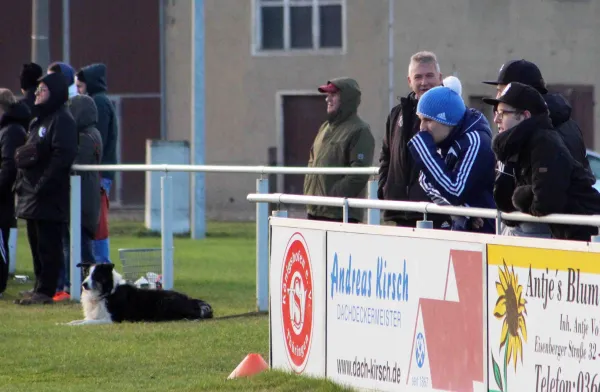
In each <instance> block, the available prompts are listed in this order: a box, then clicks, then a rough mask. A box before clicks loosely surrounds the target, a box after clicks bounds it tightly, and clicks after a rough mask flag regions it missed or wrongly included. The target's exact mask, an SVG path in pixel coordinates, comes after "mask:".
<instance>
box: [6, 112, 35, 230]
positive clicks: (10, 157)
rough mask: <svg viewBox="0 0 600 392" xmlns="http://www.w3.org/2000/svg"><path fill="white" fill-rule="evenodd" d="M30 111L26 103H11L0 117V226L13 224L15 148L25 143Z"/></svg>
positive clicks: (15, 173)
mask: <svg viewBox="0 0 600 392" xmlns="http://www.w3.org/2000/svg"><path fill="white" fill-rule="evenodd" d="M30 117H31V112H30V111H29V108H28V107H27V105H26V104H24V103H21V102H17V103H15V104H12V105H11V106H10V107H9V108H8V109H7V110H6V112H5V113H4V114H3V115H2V117H1V118H0V162H1V163H0V227H12V226H14V225H15V223H16V220H15V194H14V187H15V181H16V179H17V167H16V165H15V150H16V149H17V148H19V147H21V146H22V145H23V144H25V138H26V133H27V131H26V130H27V125H28V123H29V119H30Z"/></svg>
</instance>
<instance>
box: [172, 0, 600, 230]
mask: <svg viewBox="0 0 600 392" xmlns="http://www.w3.org/2000/svg"><path fill="white" fill-rule="evenodd" d="M166 3H167V4H166V6H165V7H166V12H167V14H166V15H167V17H166V22H167V23H166V29H167V32H166V46H167V49H166V53H167V55H168V58H167V86H166V88H167V125H168V137H169V139H173V140H189V132H190V129H191V128H190V97H191V91H190V78H189V77H188V76H186V75H190V74H191V73H190V72H191V41H190V37H191V5H190V2H189V1H187V0H169V1H166ZM404 3H405V2H401V1H396V2H395V15H394V17H395V23H394V28H395V35H394V42H395V48H394V49H395V56H394V62H395V69H396V74H395V80H394V84H395V91H396V93H397V95H405V94H406V93H407V92H408V90H407V87H406V72H407V65H408V61H409V59H410V56H411V55H412V54H413V53H414V52H416V51H419V50H432V51H434V52H436V54H437V55H438V57H439V60H440V63H441V67H442V72H443V73H445V74H452V73H456V74H457V75H458V76H459V77H460V78H461V80H462V82H463V91H464V92H463V96H464V97H465V99H466V98H467V97H468V96H469V95H491V94H493V87H490V86H487V85H484V84H481V83H480V81H482V80H486V79H491V78H494V77H495V76H496V75H497V72H498V70H499V68H500V66H501V65H502V63H504V62H505V61H507V60H509V59H512V58H523V57H524V58H527V59H528V60H530V61H533V62H535V63H537V64H539V65H540V68H541V70H542V72H543V74H544V78H545V79H546V81H547V82H548V83H553V84H556V83H569V84H592V85H596V88H595V96H596V100H598V99H599V94H600V88H599V87H598V85H597V83H598V81H597V80H598V71H597V64H599V63H600V45H598V44H595V43H594V40H595V39H596V38H598V37H599V36H600V23H598V20H600V2H598V1H589V0H588V1H586V0H579V1H567V0H562V1H561V0H547V1H543V2H541V1H539V0H510V1H509V0H505V1H501V2H499V1H496V0H453V1H445V2H444V1H439V0H422V1H420V2H419V4H418V6H416V3H415V6H410V7H409V6H406V5H404ZM254 4H255V1H250V0H244V1H241V0H235V1H234V0H205V10H206V163H207V164H241V165H252V164H265V163H266V162H267V149H268V147H270V146H276V147H280V144H279V143H280V142H281V140H279V139H278V134H279V132H280V130H279V127H280V123H279V121H280V118H279V115H280V113H279V112H280V110H279V109H280V108H279V107H278V106H277V105H278V100H277V94H278V92H280V91H287V92H289V91H294V90H297V91H302V92H306V91H314V90H315V88H316V86H317V85H319V84H320V83H323V82H325V81H326V80H327V79H328V78H331V77H335V76H351V77H354V78H356V79H357V80H358V82H359V84H360V85H361V88H362V91H363V100H362V105H361V107H360V109H359V114H360V115H361V116H362V117H363V118H364V119H365V120H366V121H367V122H368V123H369V124H370V125H371V128H372V131H373V134H374V135H375V138H376V139H377V142H378V143H377V146H376V158H375V162H374V164H377V157H378V154H379V148H380V145H381V138H382V136H383V131H384V126H385V120H386V116H387V113H388V91H387V89H388V68H387V67H388V28H387V20H388V2H387V1H384V0H347V1H346V7H345V13H346V26H347V28H346V36H345V37H344V39H345V42H346V50H345V54H328V55H314V54H286V55H275V56H264V55H253V53H252V43H253V40H252V36H253V32H254V28H255V26H254V22H253V16H254V12H253V6H254ZM595 124H596V127H597V128H598V124H600V108H598V107H596V108H595ZM595 145H596V149H599V150H600V136H598V132H597V133H596V139H595ZM255 179H256V176H253V175H232V174H222V175H216V174H214V175H208V176H207V184H206V185H207V209H208V212H209V215H210V217H212V218H220V219H252V218H253V214H254V205H253V204H250V203H247V202H246V200H245V196H246V194H247V193H249V192H252V191H253V190H254V189H255Z"/></svg>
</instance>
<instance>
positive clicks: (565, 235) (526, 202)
mask: <svg viewBox="0 0 600 392" xmlns="http://www.w3.org/2000/svg"><path fill="white" fill-rule="evenodd" d="M483 101H484V102H485V103H487V104H489V105H493V106H494V107H495V108H496V116H495V122H496V124H498V131H499V133H498V135H497V136H496V137H495V138H494V141H493V143H492V148H493V150H494V154H495V155H496V158H497V160H498V161H500V164H501V165H504V166H506V165H511V166H512V168H513V169H512V171H511V172H506V171H504V170H503V171H501V174H500V175H499V176H498V177H497V179H496V182H495V186H494V201H495V202H496V205H497V207H498V209H500V210H501V211H503V212H513V211H521V212H523V213H526V214H530V215H533V216H545V215H549V214H581V215H591V214H597V213H600V193H598V191H597V190H596V189H594V187H593V185H594V182H595V180H593V179H590V177H589V176H588V174H587V171H586V169H585V168H584V167H583V166H582V165H581V164H580V163H579V162H578V161H577V160H576V159H575V158H573V156H572V155H571V153H570V152H569V150H568V148H567V147H566V145H565V143H564V141H563V139H562V138H561V137H560V135H559V133H558V132H555V131H554V129H553V125H552V120H551V118H550V112H549V110H548V105H547V104H546V101H545V100H544V98H543V97H542V95H541V94H540V93H539V92H538V91H537V90H536V89H535V88H533V87H531V86H529V85H526V84H522V83H519V82H513V83H509V84H507V85H506V87H505V88H504V90H502V91H501V92H500V96H499V97H498V98H496V99H491V98H484V100H483ZM549 228H550V231H551V234H552V237H554V238H558V239H567V240H579V241H589V240H590V237H591V236H592V235H597V234H598V228H596V227H589V226H577V225H557V224H550V225H549ZM528 236H531V235H528Z"/></svg>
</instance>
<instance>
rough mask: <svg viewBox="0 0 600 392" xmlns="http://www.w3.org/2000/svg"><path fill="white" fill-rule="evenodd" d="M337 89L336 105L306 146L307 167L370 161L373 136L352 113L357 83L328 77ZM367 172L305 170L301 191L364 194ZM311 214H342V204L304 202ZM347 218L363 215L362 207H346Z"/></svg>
mask: <svg viewBox="0 0 600 392" xmlns="http://www.w3.org/2000/svg"><path fill="white" fill-rule="evenodd" d="M330 82H331V83H332V84H334V85H335V86H336V87H337V88H338V89H339V90H340V98H341V102H340V108H339V109H338V110H337V111H336V112H335V113H332V114H331V115H330V116H329V119H328V121H325V122H324V123H323V125H321V127H320V128H319V132H318V134H317V136H316V138H315V141H314V142H313V146H312V148H311V149H310V156H309V159H308V167H369V166H371V165H372V163H373V153H374V148H375V140H374V138H373V134H372V133H371V129H370V127H369V125H368V124H367V123H366V122H364V121H363V120H362V119H361V118H360V117H359V116H358V114H357V113H356V111H357V109H358V106H359V105H360V95H361V92H360V89H359V87H358V83H357V82H356V81H355V80H353V79H349V78H338V79H333V80H331V81H330ZM368 180H369V176H368V175H332V174H307V175H306V176H305V179H304V194H305V195H310V196H332V197H348V198H364V197H365V188H366V185H367V181H368ZM307 210H308V213H309V214H311V215H315V216H319V217H326V218H332V219H341V218H342V208H340V207H326V206H308V208H307ZM349 218H354V219H357V220H359V221H362V219H363V211H362V209H354V208H353V209H350V211H349Z"/></svg>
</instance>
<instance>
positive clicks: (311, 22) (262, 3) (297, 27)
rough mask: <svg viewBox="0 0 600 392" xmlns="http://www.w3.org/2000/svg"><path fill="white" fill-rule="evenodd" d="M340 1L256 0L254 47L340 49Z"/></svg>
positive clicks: (342, 0)
mask: <svg viewBox="0 0 600 392" xmlns="http://www.w3.org/2000/svg"><path fill="white" fill-rule="evenodd" d="M344 1H345V0H256V4H257V10H256V21H257V26H256V27H257V28H256V41H255V42H256V43H255V48H256V50H257V51H261V52H269V51H296V50H330V49H341V48H342V47H343V9H342V8H343V3H344Z"/></svg>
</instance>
